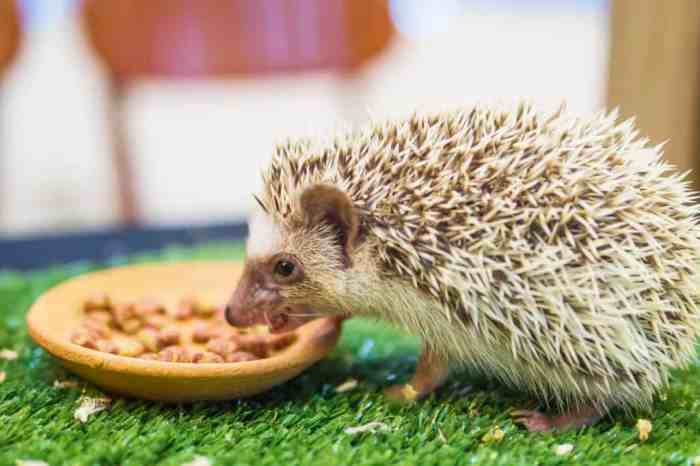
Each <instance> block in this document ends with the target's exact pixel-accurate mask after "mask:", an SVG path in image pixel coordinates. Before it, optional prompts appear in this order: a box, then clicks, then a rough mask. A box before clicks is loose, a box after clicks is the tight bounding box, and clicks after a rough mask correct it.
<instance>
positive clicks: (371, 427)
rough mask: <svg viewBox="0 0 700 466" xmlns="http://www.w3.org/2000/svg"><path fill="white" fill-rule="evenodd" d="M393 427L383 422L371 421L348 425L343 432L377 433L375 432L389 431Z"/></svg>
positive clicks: (349, 433)
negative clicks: (353, 425)
mask: <svg viewBox="0 0 700 466" xmlns="http://www.w3.org/2000/svg"><path fill="white" fill-rule="evenodd" d="M390 430H391V428H390V427H389V426H388V425H386V424H384V423H383V422H377V421H373V422H369V423H367V424H364V425H361V426H355V427H348V428H346V429H345V430H344V431H343V432H345V433H346V434H348V435H355V434H363V433H365V432H370V433H375V432H388V431H390Z"/></svg>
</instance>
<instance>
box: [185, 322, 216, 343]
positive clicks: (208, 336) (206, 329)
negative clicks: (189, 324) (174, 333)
mask: <svg viewBox="0 0 700 466" xmlns="http://www.w3.org/2000/svg"><path fill="white" fill-rule="evenodd" d="M223 334H224V332H223V331H222V330H221V329H217V328H215V327H213V326H211V325H208V324H205V323H200V324H197V325H196V326H195V327H194V331H193V332H192V341H194V342H195V343H206V342H208V341H209V340H212V339H215V338H222V337H223V336H224V335H223Z"/></svg>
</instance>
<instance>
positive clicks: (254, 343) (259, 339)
mask: <svg viewBox="0 0 700 466" xmlns="http://www.w3.org/2000/svg"><path fill="white" fill-rule="evenodd" d="M266 339H267V338H266V337H265V335H251V334H248V335H232V336H231V337H230V340H231V341H234V342H236V343H237V344H238V346H239V348H240V349H241V350H243V351H247V352H248V353H252V354H254V355H256V356H257V357H259V358H265V357H267V342H266Z"/></svg>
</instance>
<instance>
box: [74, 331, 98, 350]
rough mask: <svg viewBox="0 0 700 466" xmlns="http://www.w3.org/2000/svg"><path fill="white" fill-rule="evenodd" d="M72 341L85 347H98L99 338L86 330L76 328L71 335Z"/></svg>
mask: <svg viewBox="0 0 700 466" xmlns="http://www.w3.org/2000/svg"><path fill="white" fill-rule="evenodd" d="M70 341H71V342H72V343H75V344H76V345H80V346H83V347H85V348H90V349H97V338H95V337H94V336H93V335H90V334H89V333H88V332H87V331H85V330H76V331H75V332H73V334H72V335H71V337H70Z"/></svg>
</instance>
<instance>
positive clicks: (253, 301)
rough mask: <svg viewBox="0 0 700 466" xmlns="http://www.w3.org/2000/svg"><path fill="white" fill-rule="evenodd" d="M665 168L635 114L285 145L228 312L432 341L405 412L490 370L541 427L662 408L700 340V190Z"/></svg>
mask: <svg viewBox="0 0 700 466" xmlns="http://www.w3.org/2000/svg"><path fill="white" fill-rule="evenodd" d="M662 157H663V144H661V145H652V144H651V143H650V141H649V140H648V139H647V138H644V137H642V136H641V135H640V134H639V130H638V129H637V127H636V126H635V123H634V120H633V119H630V120H622V119H620V118H619V116H618V111H617V110H612V111H608V110H603V111H601V112H599V113H597V114H595V115H593V116H589V117H585V118H584V117H581V116H574V115H571V114H570V113H569V112H568V111H567V110H566V107H565V104H564V105H562V106H561V108H559V109H557V110H556V111H553V112H551V111H550V112H543V111H541V110H536V109H535V108H534V107H533V105H532V104H531V103H527V102H518V104H517V105H515V106H513V107H512V108H510V109H508V108H502V107H496V106H486V105H474V106H472V107H462V108H457V109H453V110H450V111H442V112H434V113H425V114H419V113H413V114H412V115H411V116H410V117H405V118H403V119H394V120H387V121H383V122H382V121H379V122H371V123H369V124H368V125H367V126H365V127H363V128H360V129H356V130H349V131H344V132H340V133H339V135H336V136H334V137H331V138H328V139H326V140H319V141H312V140H309V139H300V140H290V141H288V142H285V143H280V144H279V145H278V146H277V147H276V149H275V152H274V154H273V156H272V160H271V162H270V164H269V166H268V167H267V168H266V169H265V170H264V171H263V173H262V180H263V189H262V192H261V193H259V195H256V196H255V199H256V200H257V204H258V205H256V211H255V212H254V213H253V214H252V216H251V218H250V220H249V236H248V238H247V243H246V259H245V265H244V270H243V273H242V276H241V277H240V279H239V281H238V283H237V284H236V285H234V286H233V288H235V289H234V290H233V292H232V294H231V298H230V300H229V302H228V306H227V308H226V318H227V320H228V322H229V323H231V324H232V325H237V326H244V325H251V324H254V323H258V324H267V325H268V326H269V328H270V331H272V332H287V331H290V330H292V329H294V328H296V327H298V326H299V325H302V324H303V323H305V322H307V321H309V320H311V319H315V318H318V317H321V316H326V317H328V318H330V319H331V320H333V319H337V322H342V320H344V319H347V318H350V317H355V316H359V317H364V318H370V319H379V320H382V321H385V322H388V323H389V324H390V325H393V326H396V327H398V328H399V329H401V330H403V331H405V332H408V333H410V334H412V335H415V336H418V337H420V339H421V341H422V348H421V355H420V357H419V359H418V361H417V365H416V370H415V374H414V375H413V376H412V378H411V379H410V380H409V381H408V382H407V383H406V384H399V385H392V386H389V387H388V388H386V390H385V394H386V395H387V396H388V397H389V398H390V399H392V400H403V401H414V400H417V399H420V398H423V397H425V396H427V395H428V394H430V393H431V392H433V391H434V390H435V389H437V388H438V387H440V386H441V385H442V384H443V383H444V382H445V381H446V379H447V377H448V374H449V373H451V372H452V371H453V370H455V369H465V370H471V371H475V372H476V373H481V374H483V375H485V376H487V377H488V378H490V379H493V380H494V381H499V382H501V383H503V384H506V385H508V386H510V387H511V388H513V389H515V390H516V391H517V392H519V393H522V394H523V395H524V396H525V397H526V398H527V399H532V400H533V401H537V402H538V408H536V409H530V410H526V409H522V410H517V411H514V412H513V416H514V421H515V422H517V423H519V424H522V425H524V426H525V427H526V428H527V429H528V430H530V431H533V432H537V431H549V430H553V429H560V430H566V429H573V428H580V427H583V426H587V425H591V424H594V423H596V422H597V421H598V420H599V419H601V418H602V417H604V416H606V415H611V410H613V409H618V408H621V409H622V410H623V411H625V412H630V411H632V410H636V409H649V408H651V406H652V404H653V400H654V398H655V397H656V396H657V395H658V394H659V393H660V392H661V391H662V390H664V389H665V388H666V387H667V386H668V383H669V377H670V374H671V373H672V371H673V370H674V369H680V368H684V367H687V366H688V364H689V363H690V362H691V361H692V360H693V358H694V355H695V344H696V341H697V337H698V333H699V331H700V330H699V329H700V325H699V319H698V317H699V315H700V312H699V311H698V304H699V302H700V289H699V287H698V285H699V284H700V276H699V275H698V274H699V269H698V266H699V265H700V264H699V262H700V260H699V259H700V258H699V253H698V251H700V239H699V232H700V230H699V228H698V226H697V222H696V220H695V214H696V213H697V211H696V207H695V204H694V202H695V201H696V194H695V193H694V192H693V191H692V190H691V188H690V184H689V182H688V180H687V173H679V172H677V171H676V170H675V168H674V167H672V166H671V165H670V164H668V163H667V162H665V161H664V160H663V158H662ZM339 325H340V324H339Z"/></svg>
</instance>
